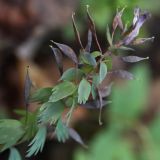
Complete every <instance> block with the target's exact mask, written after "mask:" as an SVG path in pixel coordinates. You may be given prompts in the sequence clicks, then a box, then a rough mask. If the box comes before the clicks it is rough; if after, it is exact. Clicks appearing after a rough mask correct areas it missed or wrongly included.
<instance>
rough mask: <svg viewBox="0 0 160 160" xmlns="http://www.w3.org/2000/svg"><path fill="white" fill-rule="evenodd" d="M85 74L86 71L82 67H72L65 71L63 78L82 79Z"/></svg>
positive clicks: (70, 79)
mask: <svg viewBox="0 0 160 160" xmlns="http://www.w3.org/2000/svg"><path fill="white" fill-rule="evenodd" d="M83 76H84V73H83V72H82V71H81V70H80V69H76V68H70V69H68V70H66V71H65V72H64V73H63V75H62V77H61V80H66V81H73V80H80V79H82V77H83Z"/></svg>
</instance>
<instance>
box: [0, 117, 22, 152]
mask: <svg viewBox="0 0 160 160" xmlns="http://www.w3.org/2000/svg"><path fill="white" fill-rule="evenodd" d="M24 132H25V131H24V128H23V126H22V123H20V122H19V121H17V120H13V119H1V120H0V151H1V152H2V151H4V150H6V149H8V148H10V147H12V146H13V145H15V144H16V143H17V142H18V141H19V140H20V138H22V136H23V134H24ZM15 133H16V134H15Z"/></svg>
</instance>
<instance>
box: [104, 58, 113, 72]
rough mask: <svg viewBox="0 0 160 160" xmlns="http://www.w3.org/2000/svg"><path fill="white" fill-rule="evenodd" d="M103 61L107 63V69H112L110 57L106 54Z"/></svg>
mask: <svg viewBox="0 0 160 160" xmlns="http://www.w3.org/2000/svg"><path fill="white" fill-rule="evenodd" d="M103 62H104V63H105V64H106V65H107V69H108V70H112V62H113V61H112V57H108V56H107V57H106V58H105V60H104V61H103Z"/></svg>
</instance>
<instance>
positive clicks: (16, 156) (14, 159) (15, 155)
mask: <svg viewBox="0 0 160 160" xmlns="http://www.w3.org/2000/svg"><path fill="white" fill-rule="evenodd" d="M8 160H22V158H21V155H20V153H19V152H18V150H17V149H16V148H14V147H13V148H10V154H9V158H8Z"/></svg>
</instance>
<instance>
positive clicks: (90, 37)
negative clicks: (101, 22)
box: [85, 29, 92, 53]
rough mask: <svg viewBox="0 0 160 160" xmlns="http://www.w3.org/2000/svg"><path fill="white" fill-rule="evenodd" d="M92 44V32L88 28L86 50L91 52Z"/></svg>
mask: <svg viewBox="0 0 160 160" xmlns="http://www.w3.org/2000/svg"><path fill="white" fill-rule="evenodd" d="M91 46H92V32H91V30H90V29H89V30H88V41H87V45H86V48H85V51H86V52H89V53H90V51H91Z"/></svg>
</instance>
